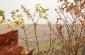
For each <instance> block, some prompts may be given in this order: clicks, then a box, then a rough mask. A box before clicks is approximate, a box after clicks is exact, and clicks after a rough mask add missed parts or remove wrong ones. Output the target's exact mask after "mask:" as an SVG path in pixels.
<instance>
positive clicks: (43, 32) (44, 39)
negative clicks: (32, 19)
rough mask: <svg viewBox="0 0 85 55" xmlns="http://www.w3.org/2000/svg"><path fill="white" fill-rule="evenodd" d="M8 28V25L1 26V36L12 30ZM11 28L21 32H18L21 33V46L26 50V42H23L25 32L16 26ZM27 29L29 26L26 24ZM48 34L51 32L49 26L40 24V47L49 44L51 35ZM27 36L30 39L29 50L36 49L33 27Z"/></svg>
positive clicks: (38, 33)
mask: <svg viewBox="0 0 85 55" xmlns="http://www.w3.org/2000/svg"><path fill="white" fill-rule="evenodd" d="M6 26H7V25H6V24H0V34H2V33H6V32H8V31H10V30H11V29H7V28H6ZM10 26H11V27H12V28H13V29H15V30H19V32H18V33H19V45H20V46H23V47H25V48H26V44H25V41H23V39H25V36H24V32H23V30H22V29H21V28H20V27H15V26H14V25H10ZM25 27H26V28H27V27H28V25H27V24H25ZM52 27H53V28H55V25H52ZM48 32H49V27H48V25H46V24H39V25H38V26H37V36H38V41H39V45H40V46H41V45H42V44H46V43H49V35H47V33H48ZM26 35H27V38H28V44H29V48H35V47H36V38H35V35H34V28H33V26H32V27H30V28H29V29H28V30H26ZM52 38H53V37H52Z"/></svg>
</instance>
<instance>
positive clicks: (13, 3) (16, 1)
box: [0, 0, 59, 24]
mask: <svg viewBox="0 0 85 55" xmlns="http://www.w3.org/2000/svg"><path fill="white" fill-rule="evenodd" d="M35 4H41V5H42V6H43V7H46V8H49V11H48V13H49V17H48V18H49V20H50V21H53V22H54V23H55V22H56V12H55V8H56V7H57V6H58V5H59V4H58V3H57V0H0V10H4V11H5V17H6V18H11V13H10V12H11V11H12V10H15V9H19V8H21V7H20V6H21V5H24V6H26V7H27V8H29V9H30V10H31V11H34V7H35ZM25 21H26V22H25V23H31V21H30V20H29V21H28V20H27V19H25ZM39 23H40V24H44V23H45V20H42V19H41V20H39Z"/></svg>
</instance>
